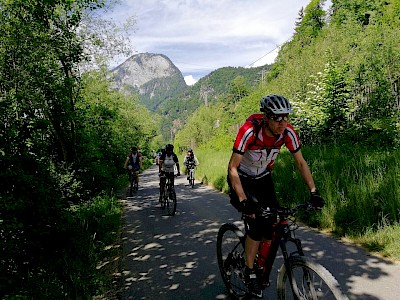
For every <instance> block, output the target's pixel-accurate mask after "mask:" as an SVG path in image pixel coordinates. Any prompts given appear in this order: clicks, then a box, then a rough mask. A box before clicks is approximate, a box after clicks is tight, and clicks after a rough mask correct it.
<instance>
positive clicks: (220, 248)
mask: <svg viewBox="0 0 400 300" xmlns="http://www.w3.org/2000/svg"><path fill="white" fill-rule="evenodd" d="M236 230H238V229H237V227H236V226H234V225H232V224H225V225H223V226H222V227H221V229H220V231H219V232H218V238H217V258H218V266H219V269H220V272H221V275H222V279H223V281H224V284H225V286H226V287H227V289H228V291H229V293H230V294H231V295H233V296H234V297H236V298H239V299H240V298H242V297H244V296H245V295H246V294H247V288H246V286H245V284H244V281H243V280H244V267H245V259H244V248H243V244H242V243H241V240H240V238H239V236H238V235H237V233H236V232H237V231H236Z"/></svg>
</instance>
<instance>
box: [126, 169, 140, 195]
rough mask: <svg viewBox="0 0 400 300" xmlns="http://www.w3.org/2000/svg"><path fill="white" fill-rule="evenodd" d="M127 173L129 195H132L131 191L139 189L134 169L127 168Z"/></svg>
mask: <svg viewBox="0 0 400 300" xmlns="http://www.w3.org/2000/svg"><path fill="white" fill-rule="evenodd" d="M128 174H129V197H132V196H133V193H134V192H136V191H137V190H138V189H139V184H138V181H137V174H136V171H135V170H128Z"/></svg>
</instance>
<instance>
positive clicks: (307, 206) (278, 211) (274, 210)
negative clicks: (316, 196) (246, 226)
mask: <svg viewBox="0 0 400 300" xmlns="http://www.w3.org/2000/svg"><path fill="white" fill-rule="evenodd" d="M298 210H303V211H305V212H309V211H311V210H314V207H313V206H312V204H311V203H310V202H307V203H304V204H298V205H296V206H295V207H293V208H287V207H267V208H260V210H259V212H258V215H259V216H262V217H272V216H278V215H279V216H293V215H294V214H295V213H296V212H297V211H298Z"/></svg>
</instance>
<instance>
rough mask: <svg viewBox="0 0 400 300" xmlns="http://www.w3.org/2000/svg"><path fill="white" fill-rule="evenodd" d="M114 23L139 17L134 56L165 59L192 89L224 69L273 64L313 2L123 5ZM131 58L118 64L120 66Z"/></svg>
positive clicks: (197, 0)
mask: <svg viewBox="0 0 400 300" xmlns="http://www.w3.org/2000/svg"><path fill="white" fill-rule="evenodd" d="M120 2H121V3H120V4H119V5H118V6H116V7H115V8H114V11H113V12H112V13H108V16H107V17H108V18H111V19H113V20H114V21H117V22H119V21H123V20H125V19H126V18H128V17H133V18H134V19H135V21H136V24H135V30H134V31H133V32H132V34H131V41H132V43H133V48H134V54H137V53H144V52H149V53H156V54H164V55H166V56H167V57H168V58H169V59H171V61H172V62H173V63H174V64H175V65H176V66H177V67H178V68H179V70H181V72H182V74H183V76H184V77H185V80H186V82H187V83H188V84H193V82H194V81H196V80H198V79H199V78H201V77H203V76H205V75H207V74H209V73H211V72H212V71H214V70H216V69H218V68H221V67H246V66H249V65H252V66H259V65H264V64H266V63H272V62H273V60H274V58H275V57H276V53H277V47H278V46H279V45H281V44H282V43H284V42H285V41H287V40H288V39H290V38H291V36H292V35H293V32H294V26H295V21H296V19H297V18H298V13H299V11H300V9H301V8H302V7H304V8H305V7H306V6H307V5H308V4H309V2H310V0H121V1H120ZM127 58H128V57H125V58H120V59H119V60H118V61H115V63H114V64H115V66H116V65H118V64H120V63H122V62H123V61H125V60H126V59H127Z"/></svg>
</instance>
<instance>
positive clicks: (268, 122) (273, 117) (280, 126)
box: [228, 95, 324, 298]
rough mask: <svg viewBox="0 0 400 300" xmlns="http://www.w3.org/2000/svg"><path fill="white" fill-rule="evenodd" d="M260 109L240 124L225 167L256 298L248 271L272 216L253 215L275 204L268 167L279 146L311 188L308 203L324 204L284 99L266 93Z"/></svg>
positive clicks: (269, 233) (257, 285)
mask: <svg viewBox="0 0 400 300" xmlns="http://www.w3.org/2000/svg"><path fill="white" fill-rule="evenodd" d="M260 110H261V112H262V114H253V115H251V116H250V117H249V118H248V119H247V120H246V122H245V123H244V124H243V125H242V126H241V127H240V129H239V132H238V134H237V136H236V140H235V142H234V145H233V153H232V155H231V158H230V161H229V166H228V184H229V196H230V199H231V203H232V205H233V206H234V207H235V208H236V209H238V210H239V212H242V214H243V217H244V222H245V228H246V232H247V237H246V241H245V258H246V269H245V282H246V284H247V286H248V288H249V291H250V293H251V294H252V295H253V296H254V297H257V298H261V297H262V289H261V286H260V283H259V282H258V279H257V277H256V274H255V270H253V265H254V259H255V256H256V253H257V251H258V247H259V243H260V241H261V240H264V241H266V242H268V241H269V242H270V241H271V238H272V225H273V223H274V220H265V219H263V218H261V217H257V216H256V211H257V208H258V207H260V206H262V207H263V208H267V207H278V206H279V205H278V201H277V198H276V195H275V189H274V184H273V181H272V177H271V171H272V169H273V167H274V163H275V160H276V157H277V155H278V154H279V152H280V149H281V147H282V146H283V145H285V146H286V148H288V150H289V151H290V152H291V153H292V156H293V158H294V161H295V163H296V166H297V168H298V169H299V171H300V174H301V176H302V177H303V179H304V181H305V183H306V184H307V186H308V188H309V189H310V193H311V199H310V202H311V203H312V204H313V206H315V207H317V208H321V207H322V206H323V205H324V200H323V199H322V198H321V196H320V195H319V194H318V192H317V190H316V188H315V184H314V180H313V177H312V175H311V172H310V169H309V167H308V164H307V163H306V161H305V160H304V158H303V155H302V153H301V150H300V140H299V138H298V136H297V133H296V131H295V130H294V128H293V127H292V125H290V124H289V123H288V120H289V114H290V113H292V106H291V105H290V103H289V101H288V100H287V99H286V98H285V97H282V96H279V95H267V96H265V97H263V98H262V99H261V100H260Z"/></svg>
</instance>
